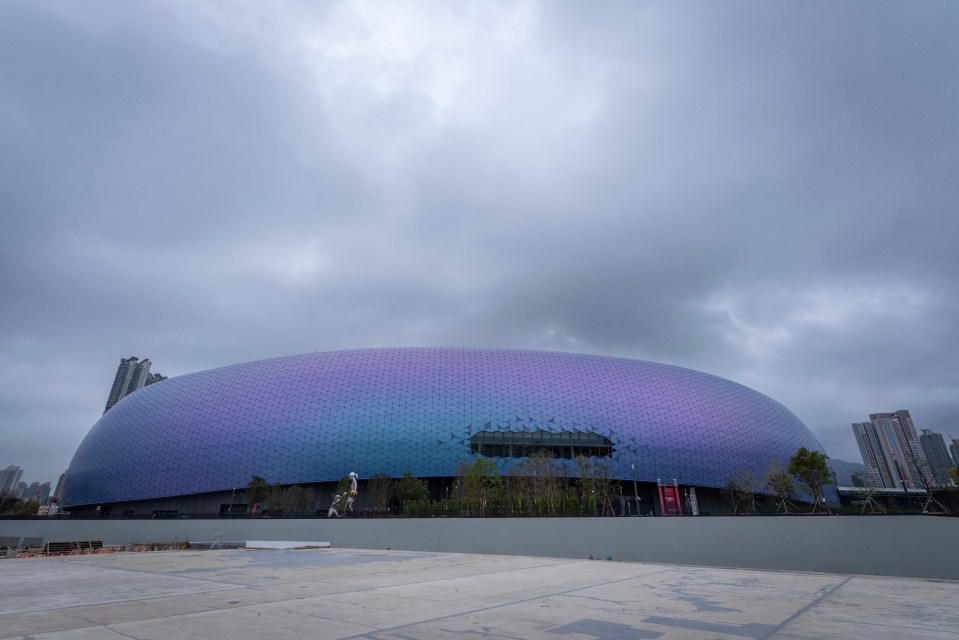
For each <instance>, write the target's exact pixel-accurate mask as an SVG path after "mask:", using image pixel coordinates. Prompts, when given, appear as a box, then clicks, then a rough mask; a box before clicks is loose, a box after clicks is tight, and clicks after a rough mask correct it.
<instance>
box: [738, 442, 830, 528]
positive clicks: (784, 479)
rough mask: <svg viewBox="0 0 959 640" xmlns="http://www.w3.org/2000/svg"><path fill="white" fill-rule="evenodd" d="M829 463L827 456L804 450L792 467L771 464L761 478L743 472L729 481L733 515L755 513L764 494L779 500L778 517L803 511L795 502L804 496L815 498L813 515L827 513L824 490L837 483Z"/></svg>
mask: <svg viewBox="0 0 959 640" xmlns="http://www.w3.org/2000/svg"><path fill="white" fill-rule="evenodd" d="M828 459H829V456H827V455H826V454H824V453H820V452H819V451H810V450H809V449H806V448H805V447H802V448H800V449H799V451H797V452H796V453H795V455H793V456H792V457H791V458H790V459H789V464H788V465H785V464H783V463H781V462H776V461H773V462H770V463H769V466H768V467H767V468H766V471H765V473H764V474H763V475H762V477H761V478H757V477H756V476H754V475H753V474H752V472H750V471H749V470H746V469H743V470H742V471H740V472H739V473H738V474H737V475H736V476H735V477H734V478H730V479H729V482H728V483H727V485H726V487H725V490H724V493H725V495H726V499H727V500H728V501H729V502H730V504H731V505H732V508H733V514H734V515H737V514H743V513H750V512H755V511H756V510H757V495H760V494H761V495H765V496H769V497H771V498H773V500H775V502H776V513H789V510H790V508H791V509H792V510H793V511H795V512H798V511H800V509H799V507H798V506H796V504H795V502H794V500H796V498H797V496H798V494H799V493H800V492H801V493H803V494H805V496H806V497H807V498H812V501H811V503H810V510H811V511H813V512H815V511H818V510H820V509H824V508H825V499H824V496H823V489H824V488H825V486H826V485H827V484H829V483H830V482H832V480H833V478H832V475H833V474H832V469H830V468H829V464H828V463H827V462H826V461H827V460H828Z"/></svg>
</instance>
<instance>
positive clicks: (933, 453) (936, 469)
mask: <svg viewBox="0 0 959 640" xmlns="http://www.w3.org/2000/svg"><path fill="white" fill-rule="evenodd" d="M919 442H920V443H922V449H923V451H925V452H926V459H927V460H929V467H930V469H932V475H933V477H934V478H935V480H936V484H937V485H939V486H940V487H945V486H948V485H950V484H952V481H951V479H950V478H949V467H951V466H952V463H951V460H950V459H949V451H948V450H947V449H946V440H945V438H943V437H942V434H941V433H936V432H935V431H933V430H932V429H923V430H922V433H921V434H920V435H919Z"/></svg>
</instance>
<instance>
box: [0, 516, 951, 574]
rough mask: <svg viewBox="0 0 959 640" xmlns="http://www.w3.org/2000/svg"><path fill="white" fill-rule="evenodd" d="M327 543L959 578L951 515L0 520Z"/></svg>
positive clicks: (3, 524)
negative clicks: (218, 533)
mask: <svg viewBox="0 0 959 640" xmlns="http://www.w3.org/2000/svg"><path fill="white" fill-rule="evenodd" d="M218 531H220V532H222V533H223V540H227V541H230V540H234V541H242V540H302V541H311V540H312V541H328V542H330V543H332V545H333V546H334V547H336V548H359V549H386V548H387V547H389V548H392V549H405V550H414V551H449V552H461V553H490V554H503V555H531V556H550V557H568V558H587V557H589V556H590V555H592V556H593V557H594V558H596V559H605V558H607V557H612V558H613V559H614V560H625V561H635V562H652V563H664V564H687V565H702V566H715V567H738V568H748V569H773V570H788V571H821V572H829V573H846V574H874V575H889V576H912V577H918V578H942V579H948V580H959V554H957V553H950V551H949V549H951V548H954V546H955V543H956V540H957V539H959V518H945V517H929V516H872V517H870V516H864V517H856V516H842V517H839V516H836V517H827V516H821V517H803V516H793V517H739V518H735V517H708V518H691V517H685V518H516V519H512V518H488V519H470V518H450V519H446V518H435V519H417V518H410V519H369V520H367V519H357V520H350V519H345V518H344V519H341V520H326V519H309V520H293V519H290V520H279V519H278V520H270V519H257V520H250V519H236V520H75V521H71V520H0V539H5V540H12V539H14V538H19V539H20V540H24V539H28V538H32V539H34V540H43V541H44V542H49V541H52V542H57V541H71V540H103V542H104V543H106V544H129V543H133V542H141V543H149V542H170V541H172V540H173V539H174V538H179V539H180V540H187V539H188V540H192V541H210V540H213V539H214V537H215V536H216V534H217V532H218Z"/></svg>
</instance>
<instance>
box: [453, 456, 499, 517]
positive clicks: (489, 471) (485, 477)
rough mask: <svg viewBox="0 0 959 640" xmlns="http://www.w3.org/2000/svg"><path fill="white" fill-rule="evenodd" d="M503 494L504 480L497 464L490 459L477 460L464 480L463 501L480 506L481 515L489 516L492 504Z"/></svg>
mask: <svg viewBox="0 0 959 640" xmlns="http://www.w3.org/2000/svg"><path fill="white" fill-rule="evenodd" d="M502 493H503V478H501V477H500V475H499V470H498V469H497V468H496V463H495V462H493V461H492V460H490V459H489V458H476V460H474V461H473V464H471V465H469V469H468V471H467V472H466V473H465V475H464V476H463V479H462V489H461V499H462V500H470V501H473V502H475V503H476V504H478V505H479V511H480V515H484V516H485V515H487V514H488V513H489V509H490V506H491V503H492V504H495V503H497V502H498V501H499V498H500V496H501V495H502Z"/></svg>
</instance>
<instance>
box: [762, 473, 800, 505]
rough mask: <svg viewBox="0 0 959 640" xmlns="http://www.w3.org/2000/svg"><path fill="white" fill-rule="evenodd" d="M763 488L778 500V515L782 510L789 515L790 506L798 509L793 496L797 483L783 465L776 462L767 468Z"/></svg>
mask: <svg viewBox="0 0 959 640" xmlns="http://www.w3.org/2000/svg"><path fill="white" fill-rule="evenodd" d="M763 488H765V489H766V491H767V492H768V493H769V495H771V496H773V497H774V498H776V501H777V506H776V513H779V511H780V510H782V511H783V512H784V513H789V507H790V506H792V507H793V509H795V508H796V505H794V504H793V502H792V499H793V494H795V493H796V483H795V482H794V481H793V477H792V476H791V475H789V470H788V469H787V468H786V465H784V464H783V463H781V462H778V461H776V460H773V461H772V462H770V463H769V466H768V467H766V473H765V474H764V475H763Z"/></svg>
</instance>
